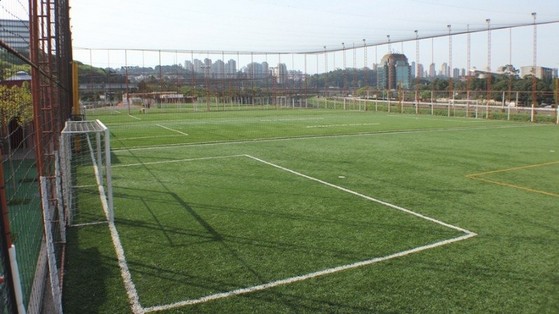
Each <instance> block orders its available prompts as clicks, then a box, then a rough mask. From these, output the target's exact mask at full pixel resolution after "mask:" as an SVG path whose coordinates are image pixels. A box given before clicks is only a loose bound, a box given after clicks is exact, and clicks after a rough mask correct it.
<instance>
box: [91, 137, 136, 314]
mask: <svg viewBox="0 0 559 314" xmlns="http://www.w3.org/2000/svg"><path fill="white" fill-rule="evenodd" d="M87 142H88V144H89V147H90V153H91V161H92V162H93V170H94V172H95V179H96V180H97V186H98V188H99V198H100V199H101V206H102V207H103V211H104V212H105V216H106V217H107V222H108V224H109V230H110V232H111V239H112V240H113V245H114V247H115V253H116V257H117V260H118V266H119V267H120V275H121V277H122V281H123V282H124V288H125V290H126V294H127V295H128V299H129V302H130V305H131V307H132V312H133V313H134V314H143V313H145V312H144V309H143V308H142V305H141V304H140V297H139V296H138V290H136V285H134V282H133V281H132V274H131V273H130V269H128V263H127V262H126V256H125V255H124V248H123V247H122V243H121V242H120V236H119V235H118V231H117V230H116V226H115V223H114V221H112V220H111V219H110V218H109V217H110V214H109V205H108V203H107V198H106V197H105V195H106V194H105V188H104V187H103V184H102V183H101V182H100V181H99V175H98V173H99V169H98V168H97V161H96V160H95V155H94V154H93V149H91V141H90V140H89V138H88V139H87Z"/></svg>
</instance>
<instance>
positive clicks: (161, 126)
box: [156, 124, 188, 136]
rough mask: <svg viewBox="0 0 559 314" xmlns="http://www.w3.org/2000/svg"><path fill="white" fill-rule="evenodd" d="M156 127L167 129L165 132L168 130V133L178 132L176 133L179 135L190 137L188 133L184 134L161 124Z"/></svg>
mask: <svg viewBox="0 0 559 314" xmlns="http://www.w3.org/2000/svg"><path fill="white" fill-rule="evenodd" d="M156 125H157V126H158V127H160V128H163V129H165V130H168V131H171V132H176V133H179V134H182V135H186V136H188V134H186V133H184V132H181V131H179V130H175V129H172V128H169V127H166V126H164V125H161V124H156Z"/></svg>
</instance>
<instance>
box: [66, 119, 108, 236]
mask: <svg viewBox="0 0 559 314" xmlns="http://www.w3.org/2000/svg"><path fill="white" fill-rule="evenodd" d="M60 146H61V148H60V149H61V154H60V155H61V158H60V159H61V168H62V182H63V199H64V204H66V206H65V211H66V217H67V223H68V225H81V224H95V223H101V222H107V220H108V221H113V195H112V183H111V150H110V142H109V130H108V128H107V127H106V126H105V125H104V124H103V123H101V121H99V120H95V121H68V122H66V126H65V127H64V130H63V131H62V136H61V145H60Z"/></svg>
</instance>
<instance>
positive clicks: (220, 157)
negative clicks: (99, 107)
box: [112, 155, 246, 168]
mask: <svg viewBox="0 0 559 314" xmlns="http://www.w3.org/2000/svg"><path fill="white" fill-rule="evenodd" d="M245 156H246V155H228V156H215V157H200V158H185V159H176V160H160V161H152V162H139V163H134V164H124V165H113V166H112V167H113V168H118V167H134V166H145V165H159V164H172V163H177V162H188V161H197V160H212V159H223V158H234V157H245Z"/></svg>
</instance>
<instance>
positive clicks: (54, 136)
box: [0, 0, 71, 313]
mask: <svg viewBox="0 0 559 314" xmlns="http://www.w3.org/2000/svg"><path fill="white" fill-rule="evenodd" d="M70 61H71V46H70V32H69V18H68V3H67V1H64V0H49V1H45V0H42V1H35V0H32V1H19V0H17V1H10V2H5V1H3V2H1V3H0V140H1V142H0V153H1V156H2V160H1V162H0V205H1V210H2V215H1V221H0V234H1V236H0V244H1V247H0V260H1V261H2V262H1V265H0V272H1V277H0V313H16V312H17V313H26V312H28V313H41V312H48V313H56V312H61V304H60V300H61V299H60V295H59V293H60V291H61V285H62V283H61V282H60V281H57V280H56V279H59V278H60V276H59V275H58V274H59V273H60V271H61V270H62V267H63V265H64V260H63V257H64V242H65V241H64V239H63V238H62V236H61V232H60V230H63V229H64V224H65V222H64V217H63V216H60V215H58V214H57V213H56V211H55V212H53V214H50V213H51V211H50V209H53V208H55V209H56V208H57V207H59V206H61V205H62V203H60V201H59V197H57V189H56V181H57V180H59V179H57V178H59V177H60V175H59V174H58V173H57V172H58V167H57V163H56V160H57V157H56V156H57V155H58V146H59V144H58V138H59V136H60V131H61V130H62V127H63V124H64V122H65V121H66V120H67V119H68V117H69V116H70V110H71V102H70V100H71V88H70V69H69V66H70V64H71V62H70ZM49 239H50V241H49ZM50 255H52V259H51V260H49V257H51V256H50ZM57 292H58V294H57Z"/></svg>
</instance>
